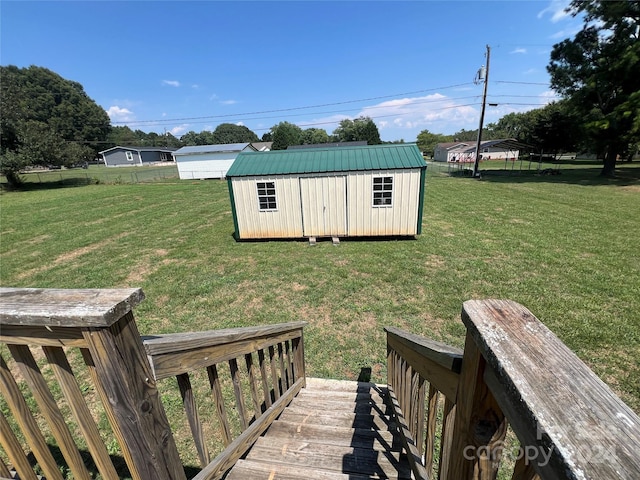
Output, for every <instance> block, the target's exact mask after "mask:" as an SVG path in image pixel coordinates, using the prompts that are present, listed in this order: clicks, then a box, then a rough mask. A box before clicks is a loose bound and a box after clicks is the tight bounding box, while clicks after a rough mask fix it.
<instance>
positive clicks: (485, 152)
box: [433, 139, 526, 163]
mask: <svg viewBox="0 0 640 480" xmlns="http://www.w3.org/2000/svg"><path fill="white" fill-rule="evenodd" d="M476 143H477V142H475V141H469V142H450V143H439V144H437V145H436V148H435V149H434V151H433V160H434V161H436V162H453V163H473V162H475V160H476ZM522 146H525V145H524V144H521V143H519V142H517V141H516V140H515V139H502V140H485V141H484V142H480V154H481V157H480V158H481V159H482V160H495V159H501V160H505V159H508V160H517V159H518V156H519V155H520V149H521V147H522ZM525 147H526V146H525Z"/></svg>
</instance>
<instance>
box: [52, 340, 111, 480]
mask: <svg viewBox="0 0 640 480" xmlns="http://www.w3.org/2000/svg"><path fill="white" fill-rule="evenodd" d="M43 350H44V353H45V356H46V357H47V360H48V361H49V364H50V365H51V369H52V370H53V373H54V375H55V376H56V379H57V380H58V383H59V385H60V388H61V390H62V392H63V394H64V396H65V398H66V399H67V404H68V405H69V409H70V410H71V413H72V414H73V416H74V418H75V419H76V422H77V424H78V428H79V429H80V431H81V432H82V435H83V437H84V439H85V441H86V442H87V448H88V449H89V452H91V456H92V457H93V461H94V462H95V464H96V467H98V471H99V472H100V474H101V475H102V477H103V478H106V479H111V478H113V479H115V478H118V474H117V473H116V469H115V467H114V466H113V462H112V461H111V457H109V452H107V449H106V447H105V445H104V442H103V440H102V437H100V431H99V430H98V426H97V425H96V423H95V420H94V418H93V416H92V415H91V412H90V411H89V407H88V406H87V404H86V402H85V399H84V396H83V394H82V392H81V391H80V388H79V387H78V384H77V382H76V379H75V376H74V374H73V371H72V370H71V365H70V364H69V361H68V360H67V356H66V355H65V353H64V350H63V349H62V348H60V347H43Z"/></svg>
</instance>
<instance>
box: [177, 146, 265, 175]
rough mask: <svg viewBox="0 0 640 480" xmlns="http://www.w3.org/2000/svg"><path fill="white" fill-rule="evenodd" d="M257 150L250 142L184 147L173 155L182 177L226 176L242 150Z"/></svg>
mask: <svg viewBox="0 0 640 480" xmlns="http://www.w3.org/2000/svg"><path fill="white" fill-rule="evenodd" d="M245 151H250V152H255V151H256V148H254V147H253V146H252V145H251V144H250V143H228V144H221V145H198V146H195V147H182V148H180V149H178V150H176V151H175V152H173V156H174V158H175V160H176V164H177V165H178V174H179V176H180V178H182V179H205V178H224V177H226V175H227V170H229V167H231V165H232V164H233V161H234V160H235V159H236V157H237V156H238V154H239V153H240V152H245Z"/></svg>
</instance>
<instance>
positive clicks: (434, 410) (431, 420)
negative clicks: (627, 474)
mask: <svg viewBox="0 0 640 480" xmlns="http://www.w3.org/2000/svg"><path fill="white" fill-rule="evenodd" d="M439 396H440V395H439V393H438V389H436V388H435V387H434V386H433V385H429V394H428V397H427V398H428V400H427V403H428V405H427V422H426V434H425V438H424V468H425V469H426V470H427V472H432V471H433V455H434V448H435V443H436V422H437V420H438V397H439ZM416 441H420V438H416Z"/></svg>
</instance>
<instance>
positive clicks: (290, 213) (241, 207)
mask: <svg viewBox="0 0 640 480" xmlns="http://www.w3.org/2000/svg"><path fill="white" fill-rule="evenodd" d="M374 177H392V178H393V190H392V192H393V197H392V205H391V206H374V205H373V178H374ZM420 179H421V171H420V170H417V169H413V170H412V169H405V170H381V171H356V172H336V173H329V174H326V173H322V174H305V175H303V176H299V175H276V176H271V177H234V178H232V179H231V186H232V189H233V199H234V204H235V210H236V221H237V227H238V232H237V234H238V236H239V238H241V239H248V238H301V237H310V236H318V237H321V236H376V235H416V234H417V233H418V226H417V225H418V213H419V205H420V201H419V200H420V199H419V195H420V186H421V185H420ZM258 182H274V184H275V189H276V200H277V209H276V210H275V211H260V210H259V206H258V194H257V183H258Z"/></svg>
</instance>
